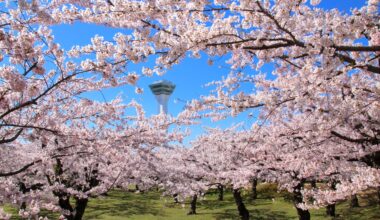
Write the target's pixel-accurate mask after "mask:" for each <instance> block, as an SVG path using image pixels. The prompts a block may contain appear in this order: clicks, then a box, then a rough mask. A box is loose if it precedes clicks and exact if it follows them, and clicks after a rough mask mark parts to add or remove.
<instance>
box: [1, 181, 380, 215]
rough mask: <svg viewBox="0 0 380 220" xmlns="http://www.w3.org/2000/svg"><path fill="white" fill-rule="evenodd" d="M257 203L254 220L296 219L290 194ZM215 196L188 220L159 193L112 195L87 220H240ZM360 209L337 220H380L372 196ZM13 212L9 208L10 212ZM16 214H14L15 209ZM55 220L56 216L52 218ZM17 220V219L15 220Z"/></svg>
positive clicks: (343, 206)
mask: <svg viewBox="0 0 380 220" xmlns="http://www.w3.org/2000/svg"><path fill="white" fill-rule="evenodd" d="M258 191H259V194H258V199H257V200H255V201H250V200H249V196H248V192H247V194H246V195H244V198H245V204H246V206H247V208H248V210H249V212H250V216H251V219H257V220H258V219H260V220H265V219H297V215H296V210H295V209H294V208H293V205H292V203H291V202H290V201H289V199H288V198H289V195H288V194H287V193H277V192H276V190H275V187H273V186H271V185H267V184H260V185H259V186H258ZM216 198H217V194H216V193H215V192H210V193H208V194H207V195H206V196H205V197H204V198H203V199H200V200H199V202H198V204H197V212H198V214H197V215H194V216H187V215H186V213H187V211H188V208H189V204H188V203H186V204H185V207H183V205H181V204H175V203H174V202H173V200H172V199H171V198H167V197H161V194H160V193H159V192H156V191H151V192H145V193H132V192H122V191H119V190H114V191H111V192H110V193H109V194H108V196H106V197H103V198H97V199H92V200H90V202H89V206H88V208H87V209H86V213H85V215H84V219H86V220H90V219H99V220H122V219H131V220H137V219H138V220H181V219H185V220H208V219H216V220H222V219H239V218H238V213H237V210H236V206H235V204H234V200H233V198H232V195H231V193H230V192H227V193H226V194H225V199H224V201H217V199H216ZM359 202H360V205H361V207H360V208H349V206H348V203H347V202H343V203H340V204H338V206H337V214H338V217H337V218H336V219H344V220H346V219H353V220H361V219H362V220H368V219H380V209H379V206H378V205H376V203H377V201H376V199H375V196H374V195H373V194H362V195H360V196H359ZM7 209H8V210H9V209H10V208H9V207H8V208H7ZM13 211H15V210H14V209H13ZM324 213H325V209H324V208H321V209H319V210H311V216H312V219H318V220H322V219H329V218H328V217H327V216H326V215H325V214H324ZM49 217H50V219H56V218H57V216H56V215H49ZM13 219H18V218H16V217H15V218H13Z"/></svg>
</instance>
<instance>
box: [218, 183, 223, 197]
mask: <svg viewBox="0 0 380 220" xmlns="http://www.w3.org/2000/svg"><path fill="white" fill-rule="evenodd" d="M223 197H224V186H223V185H222V184H219V185H218V200H219V201H223Z"/></svg>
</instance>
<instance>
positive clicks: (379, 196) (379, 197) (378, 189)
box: [377, 61, 380, 205]
mask: <svg viewBox="0 0 380 220" xmlns="http://www.w3.org/2000/svg"><path fill="white" fill-rule="evenodd" d="M379 62H380V61H379ZM377 199H378V201H377V202H378V203H379V205H380V187H377Z"/></svg>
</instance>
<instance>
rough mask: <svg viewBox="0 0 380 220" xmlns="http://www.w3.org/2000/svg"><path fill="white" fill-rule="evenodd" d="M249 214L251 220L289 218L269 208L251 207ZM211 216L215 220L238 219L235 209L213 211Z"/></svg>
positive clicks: (283, 213)
mask: <svg viewBox="0 0 380 220" xmlns="http://www.w3.org/2000/svg"><path fill="white" fill-rule="evenodd" d="M249 216H250V219H252V220H273V219H276V220H287V219H290V217H289V216H288V215H286V213H285V212H282V211H273V210H270V209H253V210H252V209H251V210H249ZM213 217H214V218H215V219H216V220H222V219H240V218H239V215H238V214H237V210H236V209H225V210H223V212H220V213H213Z"/></svg>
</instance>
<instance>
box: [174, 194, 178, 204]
mask: <svg viewBox="0 0 380 220" xmlns="http://www.w3.org/2000/svg"><path fill="white" fill-rule="evenodd" d="M173 199H174V203H179V201H178V194H177V193H175V194H173Z"/></svg>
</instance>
